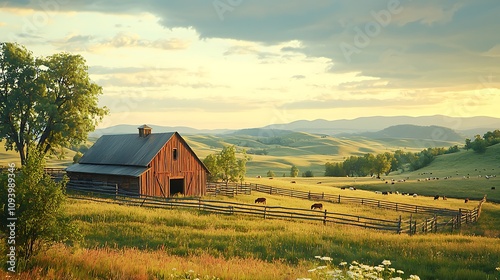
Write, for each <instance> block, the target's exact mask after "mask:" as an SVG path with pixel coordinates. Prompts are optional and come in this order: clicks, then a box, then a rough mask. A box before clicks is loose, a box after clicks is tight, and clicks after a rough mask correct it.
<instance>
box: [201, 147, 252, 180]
mask: <svg viewBox="0 0 500 280" xmlns="http://www.w3.org/2000/svg"><path fill="white" fill-rule="evenodd" d="M242 154H243V157H242V158H240V159H238V158H237V157H236V147H235V146H234V145H233V146H226V147H224V148H223V149H222V151H220V152H219V153H217V154H212V155H208V156H207V157H206V158H205V159H204V160H203V163H204V164H205V166H206V167H207V168H208V170H209V171H210V175H209V178H208V179H209V180H210V181H217V180H219V179H220V180H222V182H225V183H226V184H227V183H228V182H242V181H243V180H244V178H245V174H246V163H247V161H248V160H249V157H248V156H247V155H246V152H245V151H243V152H242Z"/></svg>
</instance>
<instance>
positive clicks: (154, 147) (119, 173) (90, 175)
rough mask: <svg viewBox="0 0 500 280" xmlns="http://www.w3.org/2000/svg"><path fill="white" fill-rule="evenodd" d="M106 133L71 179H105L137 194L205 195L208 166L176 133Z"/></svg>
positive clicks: (141, 130)
mask: <svg viewBox="0 0 500 280" xmlns="http://www.w3.org/2000/svg"><path fill="white" fill-rule="evenodd" d="M151 131H152V129H151V128H150V127H149V126H147V125H143V126H141V127H139V134H120V135H104V136H102V137H101V138H99V139H98V140H97V142H96V143H95V144H94V145H93V146H92V147H91V148H90V149H89V150H88V151H87V152H86V153H85V154H84V155H83V157H82V158H81V159H80V161H79V162H78V163H77V164H74V165H72V166H70V167H68V168H67V169H66V172H67V173H68V176H69V177H70V180H85V181H97V182H105V183H107V184H113V185H115V184H116V185H118V189H121V190H126V191H129V192H133V193H137V194H138V195H150V196H162V197H169V196H173V195H175V194H182V195H186V196H203V195H205V194H206V181H207V173H208V172H209V171H208V169H207V168H206V167H205V165H204V164H203V162H202V161H201V160H200V159H199V158H198V157H197V156H196V154H195V153H194V152H193V150H192V149H191V148H190V147H189V145H188V144H187V143H186V141H185V140H184V139H183V138H182V137H181V136H180V135H179V133H177V132H171V133H155V134H153V133H151Z"/></svg>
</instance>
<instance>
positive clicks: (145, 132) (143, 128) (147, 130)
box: [138, 125, 152, 137]
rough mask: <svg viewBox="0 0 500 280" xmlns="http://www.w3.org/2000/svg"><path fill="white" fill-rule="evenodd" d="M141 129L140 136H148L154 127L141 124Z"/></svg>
mask: <svg viewBox="0 0 500 280" xmlns="http://www.w3.org/2000/svg"><path fill="white" fill-rule="evenodd" d="M138 129H139V137H147V136H148V135H149V134H151V130H152V128H151V127H149V126H147V125H141V126H139V127H138Z"/></svg>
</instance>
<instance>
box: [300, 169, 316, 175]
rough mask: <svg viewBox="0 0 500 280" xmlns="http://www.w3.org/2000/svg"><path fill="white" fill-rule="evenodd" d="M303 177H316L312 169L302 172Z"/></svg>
mask: <svg viewBox="0 0 500 280" xmlns="http://www.w3.org/2000/svg"><path fill="white" fill-rule="evenodd" d="M302 177H314V173H313V172H312V171H311V170H307V171H306V172H304V173H303V174H302Z"/></svg>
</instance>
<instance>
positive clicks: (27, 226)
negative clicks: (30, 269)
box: [0, 152, 79, 269]
mask: <svg viewBox="0 0 500 280" xmlns="http://www.w3.org/2000/svg"><path fill="white" fill-rule="evenodd" d="M15 175H16V176H15V204H16V207H15V211H14V213H12V212H9V211H8V207H7V204H6V202H7V201H8V200H7V193H8V190H7V186H8V184H7V183H6V180H8V179H7V176H5V175H4V176H2V178H1V179H0V180H1V181H2V182H1V183H0V187H1V192H0V205H2V209H3V211H2V212H1V213H0V220H2V221H6V220H7V218H8V217H11V216H12V215H11V214H14V215H15V217H16V218H17V221H16V222H15V230H16V238H15V248H16V252H17V256H18V258H20V259H21V260H22V262H21V263H26V262H28V261H29V260H30V258H31V257H33V256H34V255H36V254H37V253H39V252H40V251H41V250H43V249H46V248H47V247H48V246H50V245H52V244H54V243H60V242H64V243H72V242H74V241H77V240H78V236H79V234H78V230H77V228H76V227H75V226H74V224H72V223H71V222H70V220H69V218H68V217H67V216H66V215H65V213H64V212H63V205H64V202H65V194H64V191H63V189H64V185H65V184H66V182H65V181H62V182H60V183H55V182H54V181H53V180H52V178H51V177H50V176H49V175H48V174H46V173H45V172H44V160H43V156H42V155H41V154H40V153H38V152H33V153H32V154H31V156H30V157H29V158H28V159H27V161H26V164H25V165H24V166H23V167H22V168H21V169H20V170H19V172H18V173H15ZM1 231H2V232H3V233H5V234H8V233H9V228H8V227H7V223H3V222H2V226H1ZM22 268H23V267H20V269H22Z"/></svg>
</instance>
